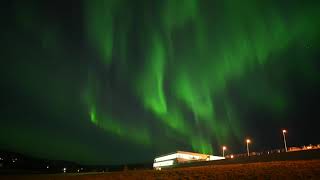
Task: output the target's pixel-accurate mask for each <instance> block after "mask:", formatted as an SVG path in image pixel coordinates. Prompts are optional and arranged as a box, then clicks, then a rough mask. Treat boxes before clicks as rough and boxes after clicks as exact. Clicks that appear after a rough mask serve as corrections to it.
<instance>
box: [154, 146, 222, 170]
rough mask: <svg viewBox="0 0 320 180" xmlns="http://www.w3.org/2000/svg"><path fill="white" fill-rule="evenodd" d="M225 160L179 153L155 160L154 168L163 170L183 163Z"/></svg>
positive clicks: (206, 155) (196, 154) (218, 157)
mask: <svg viewBox="0 0 320 180" xmlns="http://www.w3.org/2000/svg"><path fill="white" fill-rule="evenodd" d="M222 159H225V158H224V157H221V156H213V155H208V154H200V153H194V152H186V151H177V152H173V153H169V154H166V155H162V156H159V157H156V158H155V159H154V163H153V168H154V169H156V170H161V168H169V167H174V166H178V165H179V164H181V163H189V162H195V161H213V160H222Z"/></svg>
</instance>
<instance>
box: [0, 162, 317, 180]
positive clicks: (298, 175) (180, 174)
mask: <svg viewBox="0 0 320 180" xmlns="http://www.w3.org/2000/svg"><path fill="white" fill-rule="evenodd" d="M0 179H13V180H16V179H17V180H18V179H26V180H69V179H71V180H72V179H74V180H102V179H320V160H295V161H274V162H257V163H246V164H228V165H207V166H198V167H183V168H176V169H167V170H161V171H155V170H139V171H125V172H110V173H99V174H54V175H50V174H47V175H20V176H14V175H11V176H0Z"/></svg>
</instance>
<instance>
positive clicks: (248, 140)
mask: <svg viewBox="0 0 320 180" xmlns="http://www.w3.org/2000/svg"><path fill="white" fill-rule="evenodd" d="M246 142H247V153H248V156H250V152H249V143H251V141H250V139H247V140H246Z"/></svg>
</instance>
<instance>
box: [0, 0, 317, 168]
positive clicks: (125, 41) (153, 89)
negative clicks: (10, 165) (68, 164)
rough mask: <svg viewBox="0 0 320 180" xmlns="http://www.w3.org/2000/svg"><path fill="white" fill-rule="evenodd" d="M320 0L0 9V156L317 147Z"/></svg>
mask: <svg viewBox="0 0 320 180" xmlns="http://www.w3.org/2000/svg"><path fill="white" fill-rule="evenodd" d="M319 8H320V2H313V1H309V0H306V1H303V2H301V1H298V0H297V1H296V0H294V1H287V0H283V1H280V2H279V1H275V0H271V1H270V0H269V1H267V0H261V1H259V0H250V1H246V2H237V1H233V0H224V1H211V0H203V1H198V0H185V1H184V3H181V2H180V1H179V0H152V1H149V0H137V1H130V0H107V1H99V0H82V1H76V0H72V1H68V2H65V1H60V0H58V1H54V2H52V1H50V2H47V1H36V0H30V1H28V2H26V1H23V0H12V1H4V2H3V3H2V6H1V11H0V14H1V18H2V23H1V24H2V26H1V27H2V28H1V42H2V44H3V46H2V47H3V48H2V50H3V52H2V53H1V65H0V69H1V70H0V73H1V74H0V78H1V101H0V104H1V105H0V112H1V119H0V149H5V150H8V151H12V152H19V153H22V154H26V155H30V156H33V157H39V158H44V159H63V160H66V161H72V162H77V163H80V164H96V165H97V164H133V163H140V162H148V161H151V162H152V160H153V158H154V157H155V156H158V155H161V154H166V153H169V152H173V151H177V150H183V151H192V152H199V153H206V154H213V155H220V154H221V147H222V146H223V145H225V146H227V147H228V151H227V153H242V152H245V151H246V149H245V148H246V146H245V139H246V138H250V139H251V140H252V143H251V145H250V146H251V147H250V148H251V149H252V151H263V150H266V149H278V148H283V139H282V132H281V130H282V129H286V130H287V131H288V133H287V134H286V135H287V143H288V146H302V145H309V144H319V143H320V142H319V136H318V135H317V134H316V132H317V131H318V127H319V126H318V122H317V121H318V120H319V113H318V111H319V107H320V106H319V101H320V98H319V92H320V71H319V69H320V61H319V58H320V51H319V47H320V21H319V20H318V19H319V17H320V11H319Z"/></svg>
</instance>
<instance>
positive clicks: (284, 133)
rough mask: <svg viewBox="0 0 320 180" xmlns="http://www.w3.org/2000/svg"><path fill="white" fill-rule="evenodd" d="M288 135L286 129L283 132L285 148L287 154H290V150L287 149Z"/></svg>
mask: <svg viewBox="0 0 320 180" xmlns="http://www.w3.org/2000/svg"><path fill="white" fill-rule="evenodd" d="M286 133H287V130H285V129H284V130H282V135H283V143H284V148H285V150H286V152H288V149H287V141H286Z"/></svg>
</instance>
